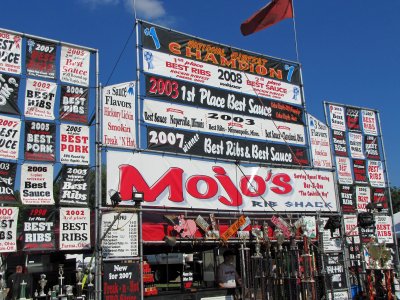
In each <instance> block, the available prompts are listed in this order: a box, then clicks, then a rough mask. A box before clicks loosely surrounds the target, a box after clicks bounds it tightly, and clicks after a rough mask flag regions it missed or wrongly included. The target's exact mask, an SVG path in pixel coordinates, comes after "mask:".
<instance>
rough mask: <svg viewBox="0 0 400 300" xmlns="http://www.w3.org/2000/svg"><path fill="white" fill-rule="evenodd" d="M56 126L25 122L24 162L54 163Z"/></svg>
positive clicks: (45, 123)
mask: <svg viewBox="0 0 400 300" xmlns="http://www.w3.org/2000/svg"><path fill="white" fill-rule="evenodd" d="M55 143H56V124H54V123H47V122H38V121H33V122H28V121H26V122H25V160H39V161H55V159H56V153H55Z"/></svg>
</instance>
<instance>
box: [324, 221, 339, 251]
mask: <svg viewBox="0 0 400 300" xmlns="http://www.w3.org/2000/svg"><path fill="white" fill-rule="evenodd" d="M321 220H322V221H323V222H324V223H323V227H325V225H326V222H327V221H328V218H321ZM322 238H323V247H324V251H331V252H340V251H342V244H341V243H342V238H341V236H340V230H339V229H336V230H335V231H334V232H333V233H331V231H330V230H329V229H324V230H323V231H322Z"/></svg>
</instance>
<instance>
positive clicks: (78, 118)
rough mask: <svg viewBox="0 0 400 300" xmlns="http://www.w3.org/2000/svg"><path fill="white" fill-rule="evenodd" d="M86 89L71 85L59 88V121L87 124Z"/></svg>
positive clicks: (87, 96) (87, 97)
mask: <svg viewBox="0 0 400 300" xmlns="http://www.w3.org/2000/svg"><path fill="white" fill-rule="evenodd" d="M88 103H89V92H88V88H85V87H81V86H73V85H62V86H61V99H60V119H61V120H64V121H72V122H77V123H84V124H87V122H88Z"/></svg>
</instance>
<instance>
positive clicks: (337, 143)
mask: <svg viewBox="0 0 400 300" xmlns="http://www.w3.org/2000/svg"><path fill="white" fill-rule="evenodd" d="M332 136H333V148H334V151H335V155H336V156H349V155H348V153H347V141H346V134H345V132H344V131H340V130H332Z"/></svg>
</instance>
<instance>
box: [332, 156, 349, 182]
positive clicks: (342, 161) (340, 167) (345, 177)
mask: <svg viewBox="0 0 400 300" xmlns="http://www.w3.org/2000/svg"><path fill="white" fill-rule="evenodd" d="M335 159H336V172H337V175H338V181H339V183H340V184H353V175H352V173H351V167H350V159H349V158H348V157H339V156H336V158H335Z"/></svg>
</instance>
